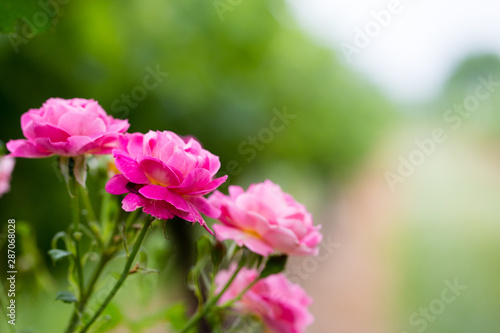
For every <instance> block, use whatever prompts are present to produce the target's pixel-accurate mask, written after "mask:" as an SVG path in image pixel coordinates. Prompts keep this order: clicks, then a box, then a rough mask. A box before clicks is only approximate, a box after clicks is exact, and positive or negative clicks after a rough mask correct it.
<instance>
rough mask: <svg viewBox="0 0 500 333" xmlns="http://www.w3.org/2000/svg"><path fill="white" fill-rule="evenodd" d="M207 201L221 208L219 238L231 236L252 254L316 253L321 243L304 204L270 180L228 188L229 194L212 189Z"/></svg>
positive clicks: (216, 226) (217, 230)
mask: <svg viewBox="0 0 500 333" xmlns="http://www.w3.org/2000/svg"><path fill="white" fill-rule="evenodd" d="M210 202H212V203H213V204H214V205H216V206H217V207H219V208H220V210H221V216H220V217H219V221H220V222H221V224H214V229H215V236H216V237H217V239H218V240H220V241H222V240H226V239H232V240H234V241H235V242H236V243H237V244H238V245H239V246H243V245H244V246H246V247H247V248H249V249H250V250H252V251H253V252H255V253H258V254H260V255H263V256H268V255H270V254H272V253H273V252H281V253H284V254H288V255H297V256H301V255H317V254H318V248H317V245H318V244H319V242H321V238H322V236H321V234H320V233H319V231H318V230H319V228H320V227H319V226H317V227H315V226H313V220H312V216H311V214H310V213H309V212H308V211H307V210H306V208H305V206H304V205H302V204H299V203H297V202H296V201H295V199H294V198H293V197H292V196H291V195H289V194H287V193H284V192H283V191H282V190H281V187H280V186H278V185H276V184H274V183H273V182H271V181H270V180H266V181H265V182H264V183H260V184H252V185H250V187H249V188H248V190H247V191H246V192H245V191H243V189H242V188H241V187H239V186H230V187H229V196H225V195H224V194H222V193H220V192H218V191H217V192H215V193H214V194H213V195H212V196H211V197H210Z"/></svg>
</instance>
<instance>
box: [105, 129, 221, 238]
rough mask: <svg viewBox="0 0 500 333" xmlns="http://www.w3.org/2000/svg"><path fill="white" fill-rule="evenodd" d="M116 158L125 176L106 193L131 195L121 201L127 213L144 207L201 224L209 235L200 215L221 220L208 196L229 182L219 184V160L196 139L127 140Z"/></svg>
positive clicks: (136, 136)
mask: <svg viewBox="0 0 500 333" xmlns="http://www.w3.org/2000/svg"><path fill="white" fill-rule="evenodd" d="M113 156H114V157H115V163H116V167H117V169H118V170H119V171H120V172H121V173H120V174H117V175H115V176H114V177H113V178H111V179H110V180H109V182H108V183H107V184H106V191H108V192H109V193H112V194H127V195H126V196H125V198H124V199H123V201H122V208H123V209H124V210H125V211H128V212H130V211H133V210H135V209H137V208H139V207H142V208H143V211H144V212H145V213H148V214H151V215H153V216H155V217H157V218H159V219H163V220H168V219H171V218H173V217H174V216H179V217H181V218H183V219H185V220H187V221H191V222H195V221H197V222H199V223H200V224H201V225H203V226H204V227H205V228H207V230H209V229H208V227H207V226H206V223H205V221H204V220H203V218H202V217H201V215H200V213H199V212H202V213H203V214H205V215H207V216H209V217H213V218H217V217H218V216H219V215H220V211H219V210H218V209H217V208H216V207H215V206H214V205H211V204H210V203H209V202H208V201H207V199H205V198H204V197H203V196H204V195H205V194H208V193H210V192H212V191H213V190H214V189H216V188H217V187H219V185H220V184H222V183H223V182H224V181H225V180H226V178H227V176H224V177H220V178H216V179H214V176H215V174H216V173H217V171H218V170H219V168H220V162H219V158H218V157H217V156H215V155H213V154H211V153H210V152H209V151H207V150H205V149H203V148H202V147H201V145H200V144H199V143H198V141H196V140H195V139H193V138H186V139H183V138H181V137H179V136H178V135H177V134H175V133H172V132H168V131H164V132H153V131H150V132H149V133H147V134H145V135H144V134H141V133H133V134H125V135H124V136H122V138H121V139H120V147H119V148H117V149H114V150H113Z"/></svg>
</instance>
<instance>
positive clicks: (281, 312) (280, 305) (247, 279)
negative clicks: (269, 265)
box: [215, 265, 314, 333]
mask: <svg viewBox="0 0 500 333" xmlns="http://www.w3.org/2000/svg"><path fill="white" fill-rule="evenodd" d="M235 268H236V267H235V265H233V267H232V268H231V269H230V270H229V271H220V272H219V273H218V274H217V276H216V278H215V283H216V285H217V292H220V291H221V290H222V288H223V287H224V286H225V285H226V283H227V281H228V280H229V278H230V277H231V276H232V275H233V273H234V270H235ZM258 275H259V274H258V272H257V271H256V270H255V269H246V268H243V269H242V270H241V271H240V272H239V273H238V275H237V276H236V278H235V279H234V281H233V283H232V284H231V286H230V287H229V288H228V289H227V291H226V292H225V293H224V294H223V295H222V297H221V298H220V300H219V304H223V303H225V302H227V301H230V300H232V299H234V298H235V297H236V296H238V294H239V293H241V292H242V291H243V290H244V289H245V288H246V287H247V286H248V285H249V284H250V283H251V282H252V281H254V280H255V279H256V278H257V277H258ZM311 303H312V300H311V298H310V297H309V296H308V295H307V293H306V292H305V291H304V289H302V287H301V286H299V285H297V284H294V283H292V282H290V281H289V280H288V279H287V278H286V276H285V274H275V275H270V276H268V277H266V278H263V279H261V280H259V281H258V282H257V283H256V284H255V285H254V286H253V287H252V288H250V290H248V291H247V292H246V293H245V294H244V295H243V296H242V298H241V300H240V301H237V302H235V303H234V305H233V309H234V310H236V311H237V312H240V313H243V314H254V315H257V316H258V317H259V318H261V319H262V321H263V324H264V325H265V327H266V328H268V329H269V330H270V331H271V332H276V333H300V332H304V331H305V328H306V327H307V326H308V325H310V324H311V323H312V322H313V321H314V318H313V316H312V314H311V313H309V311H308V310H307V307H308V306H309V305H310V304H311Z"/></svg>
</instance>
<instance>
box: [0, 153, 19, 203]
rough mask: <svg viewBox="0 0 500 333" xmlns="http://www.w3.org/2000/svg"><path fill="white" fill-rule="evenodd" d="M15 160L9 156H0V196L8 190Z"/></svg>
mask: <svg viewBox="0 0 500 333" xmlns="http://www.w3.org/2000/svg"><path fill="white" fill-rule="evenodd" d="M15 164H16V160H15V159H14V158H12V157H9V156H3V157H0V197H1V196H2V195H4V194H5V193H7V192H9V191H10V177H11V175H12V171H13V170H14V165H15Z"/></svg>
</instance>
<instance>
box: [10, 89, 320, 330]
mask: <svg viewBox="0 0 500 333" xmlns="http://www.w3.org/2000/svg"><path fill="white" fill-rule="evenodd" d="M21 127H22V131H23V134H24V136H25V137H26V139H21V140H11V141H9V142H8V143H7V148H8V149H9V151H10V152H11V154H10V156H7V157H3V158H1V159H0V196H1V194H2V193H5V192H6V191H8V189H9V180H10V174H11V172H12V168H13V166H14V159H13V158H12V157H27V158H40V157H47V156H51V155H60V156H67V157H76V156H81V155H85V154H110V153H112V154H113V157H114V158H115V165H116V169H117V171H118V172H119V173H117V174H116V175H114V176H113V177H112V178H111V179H110V180H109V181H108V182H107V184H106V191H108V192H109V193H111V194H115V195H123V194H125V197H124V198H123V200H122V208H123V209H124V210H125V211H128V212H130V211H134V210H136V209H138V208H142V210H143V212H145V213H147V214H150V215H152V216H154V217H156V218H158V219H162V220H168V219H172V218H173V217H174V216H178V217H180V218H182V219H184V220H187V221H191V222H198V223H200V224H201V225H202V226H204V227H205V228H206V229H207V230H208V231H209V232H211V230H210V229H209V228H208V226H207V225H206V223H205V221H204V219H203V217H202V216H201V214H204V215H207V216H209V217H212V218H215V219H218V221H219V222H220V223H217V224H214V229H215V234H216V238H217V239H218V240H221V241H222V240H233V241H235V242H236V243H237V244H238V245H239V246H246V247H247V248H248V249H250V250H251V251H253V252H255V253H257V254H260V255H262V256H269V255H271V254H273V253H282V254H287V255H297V256H304V255H316V254H317V253H318V244H319V243H320V242H321V238H322V236H321V233H320V232H319V229H320V227H319V226H314V225H313V220H312V216H311V214H310V213H309V212H308V211H307V209H306V208H305V206H304V205H302V204H300V203H298V202H297V201H295V199H294V198H293V197H292V196H291V195H289V194H287V193H284V192H283V191H282V190H281V188H280V186H278V185H276V184H274V183H272V182H271V181H269V180H266V181H265V182H263V183H260V184H253V185H251V186H250V187H249V188H248V190H247V191H244V190H243V189H242V188H241V187H238V186H230V187H229V195H228V196H227V195H224V194H222V193H220V192H218V191H216V192H215V193H213V194H212V195H211V197H210V198H209V199H206V198H205V197H204V196H205V195H207V194H209V193H211V192H213V191H214V190H215V189H217V188H218V187H219V186H220V185H221V184H222V183H223V182H224V181H225V180H226V179H227V176H223V177H219V178H216V174H217V172H218V171H219V169H220V166H221V165H220V161H219V158H218V157H217V156H215V155H213V154H212V153H210V152H209V151H207V150H205V149H203V148H202V146H201V145H200V143H199V142H198V141H197V140H195V139H194V138H182V137H180V136H178V135H177V134H175V133H173V132H169V131H163V132H161V131H149V132H148V133H146V134H142V133H125V132H126V131H127V129H128V127H129V123H128V121H127V120H120V119H114V118H113V117H111V116H109V115H107V114H106V112H105V111H104V110H103V109H102V108H101V107H100V106H99V104H98V103H97V102H95V101H93V100H85V99H78V98H75V99H70V100H64V99H60V98H51V99H49V100H48V101H47V102H45V103H44V104H43V106H42V107H41V108H39V109H31V110H29V111H28V112H26V113H25V114H23V115H22V117H21ZM82 160H85V159H82ZM234 269H235V267H233V268H232V269H230V270H229V271H221V272H219V274H218V275H217V277H216V284H217V286H218V288H219V292H220V291H221V290H222V288H223V286H224V285H225V284H226V282H227V281H228V280H229V278H230V276H232V274H233V273H232V272H234ZM258 276H259V273H258V271H257V270H254V269H246V268H243V269H242V270H241V271H240V272H239V274H238V275H237V277H236V279H235V280H234V282H233V283H232V284H231V286H230V287H229V289H228V290H227V291H226V292H225V293H224V295H222V297H221V299H220V302H225V301H228V300H232V299H233V298H235V297H236V296H237V295H238V294H239V293H240V292H242V291H243V290H244V289H245V288H246V287H247V286H248V285H249V283H251V282H252V281H254V280H255V279H257V278H258ZM310 304H311V299H310V298H309V297H308V296H307V294H306V293H305V291H304V290H303V289H302V288H301V287H300V286H298V285H295V284H293V283H291V282H290V281H288V280H287V279H286V277H285V276H284V275H283V274H276V275H271V276H268V277H266V278H263V279H261V280H259V281H258V282H257V283H256V284H255V285H253V287H252V288H251V289H250V290H249V291H248V292H247V293H245V295H243V297H242V298H241V300H239V301H237V302H236V303H235V310H237V311H240V312H242V313H253V314H256V315H258V316H259V317H260V318H262V320H263V322H264V324H265V325H266V327H268V328H270V329H271V330H272V331H274V332H287V333H288V332H290V333H300V332H303V331H304V329H305V327H306V326H308V325H309V324H310V323H311V322H312V321H313V317H312V315H311V314H310V313H309V312H308V310H307V307H308V306H309V305H310Z"/></svg>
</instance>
